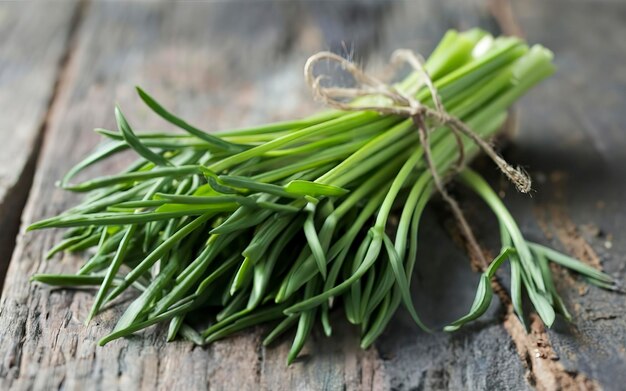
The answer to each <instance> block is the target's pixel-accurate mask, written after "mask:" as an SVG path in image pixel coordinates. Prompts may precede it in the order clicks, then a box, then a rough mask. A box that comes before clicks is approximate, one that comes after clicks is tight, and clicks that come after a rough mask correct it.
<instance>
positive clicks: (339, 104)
mask: <svg viewBox="0 0 626 391" xmlns="http://www.w3.org/2000/svg"><path fill="white" fill-rule="evenodd" d="M320 61H334V62H337V63H339V65H340V66H341V68H342V69H343V70H344V71H346V72H348V73H349V74H350V75H351V76H352V77H353V78H354V80H355V81H356V83H357V87H354V88H347V87H332V86H331V87H324V86H322V85H321V82H322V80H324V79H325V78H326V76H324V75H318V76H314V74H313V68H314V66H315V64H317V63H318V62H320ZM402 63H406V64H408V65H409V66H411V67H412V68H413V69H414V70H415V71H416V72H417V74H418V75H419V76H420V80H419V82H418V83H415V85H414V86H413V88H412V89H411V90H409V91H401V90H399V89H397V88H395V87H394V86H393V85H391V84H389V83H385V82H383V81H381V80H379V79H377V78H375V77H373V76H371V75H368V74H366V73H365V72H364V71H363V70H361V69H360V68H359V67H358V66H356V65H355V64H354V63H352V62H350V61H348V60H346V59H345V58H343V57H341V56H339V55H337V54H334V53H331V52H319V53H317V54H314V55H313V56H311V57H309V59H308V60H307V62H306V64H305V66H304V76H305V78H306V82H307V83H308V85H309V87H310V88H311V90H312V91H313V95H314V97H315V98H316V99H318V100H320V101H322V102H324V103H325V104H326V105H328V106H330V107H333V108H335V109H338V110H343V111H376V112H378V113H380V114H392V115H398V116H401V117H406V118H411V119H412V120H413V123H414V124H415V126H416V127H417V129H418V132H419V138H420V144H421V146H422V148H423V150H424V160H425V161H426V164H427V166H428V169H429V171H430V173H431V175H432V177H433V182H434V184H435V187H436V189H437V191H438V192H439V193H440V194H441V196H442V198H443V199H444V201H445V202H446V203H447V204H448V205H449V206H450V208H451V210H452V212H453V214H454V216H455V217H456V219H457V221H458V223H459V225H460V229H461V232H462V234H463V236H465V238H466V240H467V242H468V244H469V246H470V247H471V248H472V250H473V252H474V253H475V255H476V257H477V258H478V260H479V262H480V263H481V266H482V268H485V267H486V266H487V261H486V260H485V259H484V256H483V253H482V251H481V250H480V247H479V246H478V243H477V241H476V239H475V237H474V235H473V233H472V230H471V228H470V226H469V224H468V223H467V220H466V219H465V217H464V215H463V212H462V211H461V208H460V207H459V205H458V203H457V202H456V200H455V199H454V198H453V197H452V196H450V195H449V194H448V192H447V191H446V189H445V186H444V184H443V181H442V179H441V177H440V176H439V173H438V172H437V167H436V166H435V162H434V161H433V158H432V152H431V148H430V142H429V134H430V130H429V128H428V125H427V123H428V121H430V122H431V123H434V124H436V125H438V126H443V127H447V128H448V129H450V131H451V132H452V134H453V135H454V137H455V139H456V142H457V145H458V149H459V159H458V161H457V170H459V169H461V168H462V166H463V163H464V158H465V152H464V147H463V140H462V139H461V136H462V135H464V136H466V137H468V138H469V139H470V140H471V141H472V142H473V143H475V144H476V145H477V146H478V147H480V149H482V151H483V152H484V153H485V154H486V155H487V156H489V157H490V158H491V160H493V162H494V163H495V164H496V165H497V166H498V168H499V169H500V171H502V173H504V175H506V176H507V178H508V179H509V180H510V181H511V182H512V183H513V184H514V185H515V186H516V187H517V189H518V190H519V191H520V192H522V193H528V192H529V191H530V189H531V180H530V177H529V176H528V175H527V174H526V173H524V172H523V171H522V170H521V169H520V168H515V167H513V166H511V165H510V164H509V163H508V162H507V161H506V160H504V159H503V158H502V157H501V156H500V155H498V153H496V151H495V150H494V149H493V147H492V146H491V145H490V144H489V143H488V142H487V141H485V140H483V139H482V138H481V137H480V136H479V135H478V134H476V133H475V132H474V131H473V130H472V129H470V128H469V127H468V126H467V125H466V124H465V123H463V121H461V120H460V119H458V118H456V117H454V116H452V115H450V114H448V113H447V112H446V111H445V108H444V106H443V104H442V103H441V98H440V97H439V94H438V92H437V89H436V88H435V86H434V83H433V81H432V79H431V78H430V76H429V74H428V72H427V71H426V69H425V67H424V60H423V58H422V57H421V56H419V55H418V54H416V53H414V52H412V51H411V50H407V49H400V50H396V51H395V52H394V53H393V54H392V56H391V61H390V64H389V65H390V68H391V69H392V70H393V69H396V68H397V67H398V66H399V65H400V64H402ZM422 87H426V88H427V89H428V91H429V92H430V99H431V100H432V105H433V107H429V106H426V105H425V104H423V103H422V102H420V101H419V100H418V99H417V98H415V96H416V95H417V92H418V91H419V90H420V89H421V88H422ZM360 97H372V98H378V100H377V101H372V100H367V101H364V102H365V103H364V104H362V105H359V104H355V102H351V100H353V99H355V98H360ZM381 97H382V98H385V99H384V101H383V102H382V103H380V104H379V103H378V102H380V98H381ZM345 100H347V101H345ZM371 102H375V103H371Z"/></svg>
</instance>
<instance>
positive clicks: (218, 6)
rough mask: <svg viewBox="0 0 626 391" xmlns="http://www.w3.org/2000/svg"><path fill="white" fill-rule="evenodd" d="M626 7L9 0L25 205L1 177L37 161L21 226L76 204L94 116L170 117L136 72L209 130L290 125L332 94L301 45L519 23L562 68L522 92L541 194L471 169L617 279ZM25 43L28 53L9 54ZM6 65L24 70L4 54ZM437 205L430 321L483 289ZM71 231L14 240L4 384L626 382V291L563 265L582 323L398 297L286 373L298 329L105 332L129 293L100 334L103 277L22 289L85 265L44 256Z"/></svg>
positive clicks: (519, 214) (385, 48)
mask: <svg viewBox="0 0 626 391" xmlns="http://www.w3.org/2000/svg"><path fill="white" fill-rule="evenodd" d="M29 6H30V7H31V8H28V7H29ZM39 12H41V15H40V16H37V15H39ZM6 15H9V16H10V18H7V16H6ZM44 16H45V17H44ZM37 18H40V19H37ZM624 21H626V4H623V3H618V2H609V1H600V2H591V1H589V2H587V1H578V2H569V1H565V0H559V1H552V2H543V1H541V0H533V1H530V2H523V3H522V2H519V3H515V4H514V6H513V7H512V8H509V7H508V6H507V4H506V3H504V2H500V1H488V2H487V1H478V0H477V1H474V2H465V1H464V2H461V1H455V0H447V1H437V0H429V1H420V2H408V1H407V2H379V1H360V2H323V1H321V2H316V1H309V2H302V3H291V2H285V1H277V2H271V1H248V2H236V3H226V2H201V3H176V4H168V3H129V2H97V1H93V2H86V1H83V2H82V3H80V4H77V3H73V2H67V1H66V2H56V3H44V4H37V5H36V6H34V5H32V4H28V3H27V4H26V5H23V4H21V3H20V4H19V5H18V4H17V3H11V4H9V5H6V4H5V3H1V4H0V32H1V33H3V34H2V35H1V36H2V38H3V41H2V42H0V81H2V84H0V86H1V88H0V103H2V106H1V107H3V109H2V115H0V135H1V136H2V139H3V143H4V142H6V141H4V140H5V139H8V140H9V142H12V141H10V140H11V137H10V136H7V135H9V134H10V132H11V130H6V129H7V125H6V124H9V125H13V124H18V125H19V126H21V127H22V128H24V129H27V130H24V131H23V132H25V133H24V135H25V136H24V137H25V138H24V139H25V140H26V141H24V142H23V144H15V145H13V144H9V145H10V146H11V148H10V149H9V153H8V156H7V154H3V156H2V159H6V160H7V161H8V162H10V163H11V164H9V165H8V166H5V165H4V163H3V164H2V165H0V167H13V165H12V164H14V165H15V167H17V169H16V170H17V171H15V170H14V171H11V174H12V175H15V176H14V177H10V178H17V179H10V180H9V181H8V182H7V181H5V180H4V177H2V178H3V181H2V182H0V194H9V195H11V196H12V197H14V198H15V199H17V200H20V197H22V199H21V202H22V203H23V202H24V201H25V199H24V197H25V193H26V192H23V193H24V195H19V194H17V195H15V194H16V193H15V192H14V191H13V190H8V189H10V188H11V187H12V186H14V185H13V183H16V182H17V181H19V180H20V179H19V178H20V177H21V176H20V175H19V174H20V172H21V171H20V170H22V171H24V170H26V171H28V169H25V168H24V167H26V163H23V162H28V161H29V159H30V160H31V161H33V160H34V158H35V157H38V164H37V167H36V170H35V177H34V182H33V184H32V188H31V190H30V195H29V196H28V202H27V204H26V209H25V210H24V213H23V215H22V219H23V221H24V224H28V223H30V222H32V221H34V220H37V219H40V218H42V217H44V216H50V215H53V214H55V213H57V212H59V211H61V210H62V209H64V208H65V207H67V206H68V205H70V204H71V203H72V202H73V201H74V200H73V199H72V198H71V197H68V194H65V193H62V192H61V191H60V190H58V189H56V188H55V187H54V182H55V180H57V179H58V178H59V177H60V176H61V175H62V174H63V173H64V172H65V171H66V170H67V169H68V168H69V167H70V166H71V165H72V164H73V163H75V162H76V161H77V160H78V159H79V158H80V157H81V156H82V155H84V154H85V153H86V152H87V151H88V150H89V149H90V148H92V147H93V146H94V145H96V144H97V143H98V138H97V137H96V136H95V135H94V134H93V133H92V132H90V129H91V128H93V127H96V126H112V125H113V115H112V104H113V102H119V103H120V105H121V106H122V108H124V109H125V112H126V113H127V115H128V116H129V120H130V121H131V122H132V123H134V124H137V125H141V126H142V127H146V128H149V127H153V126H154V127H164V126H165V125H164V124H163V123H162V122H160V121H158V119H156V118H155V117H154V115H150V113H149V112H148V110H146V109H145V108H143V107H142V106H141V104H140V102H139V100H138V99H137V98H136V97H135V96H134V91H133V88H132V87H133V86H134V85H135V84H139V85H142V86H144V87H145V88H146V89H148V90H149V91H151V92H152V93H153V94H155V95H156V96H157V97H159V98H161V99H162V100H163V102H164V103H165V104H166V105H167V106H168V107H173V108H175V110H176V112H177V113H180V114H181V116H183V117H184V118H189V119H190V120H192V121H193V122H194V123H197V124H199V125H201V126H202V127H204V128H208V129H215V128H219V127H233V126H238V125H244V124H252V123H258V122H261V121H268V120H275V119H282V118H289V117H293V116H295V115H303V114H305V113H310V112H313V111H314V110H315V109H316V108H317V107H318V106H317V105H315V104H314V103H312V102H311V99H310V97H309V95H308V93H307V90H306V88H305V86H304V84H303V82H302V79H301V67H302V65H303V64H302V63H303V61H304V59H305V58H306V56H307V55H309V54H310V53H312V52H314V51H316V50H320V49H328V48H330V49H332V50H335V51H339V52H342V51H346V50H347V51H348V52H351V51H353V52H354V55H355V57H356V58H357V59H358V60H359V61H361V62H362V63H365V64H368V65H376V64H381V63H382V62H384V61H385V60H386V58H387V56H388V55H389V54H390V53H391V51H392V50H393V49H395V48H397V47H409V48H412V49H416V50H419V51H422V52H428V51H429V50H430V49H431V48H432V47H433V45H434V44H435V43H436V41H437V40H438V39H439V38H440V36H441V35H442V33H443V32H444V31H445V30H446V29H447V28H450V27H455V28H461V29H462V28H469V27H473V26H481V27H484V28H487V29H490V30H492V31H494V32H497V31H499V30H504V31H507V32H513V33H519V32H522V33H525V34H526V36H527V38H528V39H529V40H530V41H531V42H541V43H543V44H545V45H546V46H548V47H550V48H552V49H553V50H554V51H555V53H556V63H557V65H558V67H559V73H558V74H557V75H556V76H555V77H554V78H552V79H551V80H550V81H548V82H546V83H545V84H543V85H542V86H540V87H539V88H538V89H537V90H536V91H535V92H533V93H532V94H531V95H530V96H529V97H527V98H525V99H524V100H523V101H522V102H521V104H520V105H519V107H520V110H519V117H520V124H519V130H518V134H517V136H516V138H515V140H514V142H513V143H512V144H511V146H510V147H509V148H508V149H507V150H506V151H505V154H506V156H507V157H508V158H509V159H510V160H512V161H515V162H519V163H520V164H523V165H525V166H527V167H528V169H529V170H530V172H531V174H533V176H534V177H535V179H536V190H537V192H536V193H535V194H534V195H533V197H532V198H530V199H529V198H528V197H522V196H519V195H516V194H515V193H514V192H513V190H512V189H511V188H509V187H507V186H506V184H503V183H501V181H500V179H499V178H498V177H497V175H495V170H494V169H493V167H491V166H490V165H489V164H483V162H480V161H479V162H477V167H479V169H481V171H482V172H484V173H485V174H487V175H488V176H490V177H491V178H492V183H493V184H494V185H495V186H497V187H501V188H502V192H503V193H504V194H506V197H505V201H506V203H507V204H508V205H510V207H511V210H512V211H513V213H514V214H515V216H516V218H518V219H519V222H520V224H521V226H522V229H523V231H524V232H525V233H526V234H527V236H528V237H529V238H532V239H534V240H536V241H541V242H544V243H549V244H551V245H553V246H555V247H557V248H560V249H563V250H566V251H568V252H570V253H572V254H575V255H576V256H578V257H579V258H581V259H583V260H585V261H586V262H590V263H592V264H601V265H602V267H604V269H605V270H606V271H608V272H610V273H613V274H614V275H615V276H616V277H618V278H620V279H621V280H622V281H624V265H625V264H626V262H625V261H626V258H625V257H626V242H625V241H624V240H623V239H624V234H623V231H624V228H625V225H626V210H625V209H624V207H623V206H621V204H622V201H623V200H624V199H625V195H626V182H625V181H624V179H626V165H625V163H626V133H625V132H626V129H624V125H626V121H625V120H626V116H625V114H624V110H623V107H624V105H625V104H626V87H625V86H626V73H624V70H623V66H622V64H623V63H624V62H625V61H626V41H625V40H624V37H626V23H624ZM14 26H18V27H19V26H23V27H19V28H21V29H23V31H22V30H19V29H18V27H14ZM27 27H31V29H27ZM5 31H12V33H11V34H10V35H8V34H4V32H5ZM16 31H22V32H21V33H19V34H18V33H17V32H16ZM5 37H6V38H5ZM343 42H345V45H344V44H343ZM27 43H29V44H28V46H27ZM31 45H32V46H31ZM26 47H28V48H31V47H32V48H33V49H31V50H32V51H33V55H32V56H23V57H19V56H17V55H16V54H15V53H18V52H19V50H18V49H21V50H24V48H26ZM38 47H40V50H37V48H38ZM44 48H45V50H44ZM8 60H13V61H16V62H19V64H23V66H18V67H17V68H10V67H4V66H2V64H4V63H5V61H6V62H7V63H8ZM28 64H31V65H32V64H34V65H32V68H27V67H26V65H28ZM7 69H28V70H29V72H30V73H26V75H27V77H26V78H25V79H24V80H25V81H24V83H27V84H28V83H32V82H33V78H34V77H37V79H36V80H37V81H38V83H36V85H37V88H36V89H34V90H31V89H28V88H23V90H22V89H20V87H19V86H18V87H16V88H13V87H7V84H6V81H5V80H14V79H13V78H12V77H11V75H10V74H7V72H8V71H7ZM13 90H19V94H17V95H16V91H13ZM15 97H17V98H19V99H17V98H15ZM7 112H8V113H9V114H6V113H7ZM16 113H17V114H16ZM19 126H15V129H17V128H18V127H19ZM39 137H43V146H42V148H41V153H38V147H37V139H38V138H39ZM32 155H36V156H35V157H32ZM0 162H4V160H0ZM20 162H22V163H20ZM113 169H114V167H112V166H109V167H100V168H98V170H100V172H102V171H103V170H104V171H107V170H113ZM2 173H3V175H4V171H2ZM16 173H17V174H16ZM92 173H95V171H93V172H92ZM29 182H30V180H27V181H26V185H25V186H26V187H28V185H29ZM3 192H4V193H3ZM460 194H461V195H462V196H464V193H463V192H462V190H460ZM3 197H4V196H3ZM3 197H0V200H3V199H5V198H6V197H4V198H3ZM463 199H464V202H463V203H464V205H467V206H468V207H469V208H468V209H471V210H473V211H474V212H473V213H472V214H471V215H470V217H473V218H472V223H473V224H474V225H475V226H476V227H477V229H478V230H479V231H480V232H481V233H482V234H481V236H480V238H481V242H483V244H484V245H485V247H486V248H493V244H494V243H493V240H492V239H490V236H489V235H488V233H489V232H492V233H493V232H496V231H494V228H495V227H494V222H493V221H483V219H481V218H480V217H479V216H482V214H480V212H481V211H482V210H483V209H480V206H476V204H477V203H478V201H477V200H475V199H473V198H472V197H470V196H467V197H464V198H463ZM2 202H4V201H2ZM16 205H18V207H12V209H17V211H16V212H15V213H18V212H19V203H18V204H16ZM442 209H443V208H441V207H440V205H437V203H436V202H435V203H434V204H433V206H432V207H431V208H430V211H429V212H428V213H427V215H426V220H425V224H424V229H422V233H421V235H422V236H423V238H422V242H423V243H427V244H426V245H424V246H422V254H423V257H422V259H423V260H425V261H424V262H423V263H422V264H421V265H420V267H419V270H418V271H417V272H418V276H417V281H418V284H416V287H415V289H414V294H415V300H416V301H417V303H418V305H419V308H420V309H421V311H422V313H424V317H425V318H426V320H427V321H428V322H430V323H431V324H436V325H442V324H444V323H445V322H446V321H450V320H451V319H454V318H456V317H457V315H461V314H462V313H464V312H465V311H466V310H467V308H468V307H469V306H470V304H471V300H472V297H473V293H474V289H475V285H476V282H477V276H476V275H475V274H473V273H472V271H471V270H470V268H469V266H468V262H467V260H466V257H465V256H464V251H463V249H461V248H457V247H456V246H452V245H450V238H449V236H450V233H452V234H454V229H450V228H449V227H448V224H442V223H440V221H447V220H448V216H447V215H446V214H445V212H442ZM8 221H9V220H8V219H7V220H5V218H4V217H3V220H2V223H3V230H2V231H3V232H5V231H4V230H5V228H4V226H7V225H8V226H11V224H12V225H13V229H15V227H16V226H17V221H11V222H10V223H7V222H8ZM9 228H10V227H9ZM58 235H59V233H58V232H54V231H46V232H36V233H29V234H27V235H23V234H20V235H19V236H18V239H17V244H16V246H15V250H14V252H13V257H12V260H11V264H10V267H9V271H8V274H7V277H6V282H5V286H4V290H3V293H2V297H1V299H0V389H107V390H108V389H124V390H126V389H137V388H142V389H153V388H159V389H205V388H211V389H235V388H239V389H245V390H247V389H251V390H252V389H258V388H261V389H377V390H378V389H389V388H392V389H416V390H418V389H513V390H519V389H528V388H538V389H559V388H561V389H593V388H603V389H606V390H620V389H623V386H624V384H626V342H625V340H626V319H625V318H624V314H625V313H626V300H625V298H624V296H623V295H617V294H612V293H607V292H604V291H601V290H599V289H596V288H593V287H591V288H590V287H587V286H586V285H585V284H584V283H583V282H581V281H580V280H579V279H578V278H575V277H572V276H571V275H569V274H567V273H563V272H562V271H560V270H557V269H555V270H556V272H557V274H558V276H559V279H558V280H559V289H560V291H561V292H562V293H563V296H564V298H565V300H566V302H567V304H569V307H570V308H571V309H572V313H573V315H574V319H575V321H574V324H573V325H568V324H564V323H562V322H561V323H558V324H557V325H556V326H555V327H554V328H553V329H552V330H550V331H548V332H546V331H545V330H543V328H542V327H540V326H539V324H538V323H535V324H534V325H533V332H532V333H531V334H529V335H527V334H525V333H524V332H523V331H522V330H521V329H520V327H519V325H518V324H517V323H516V321H515V319H514V318H513V317H512V316H511V314H510V311H509V307H508V305H507V303H506V297H503V298H502V302H501V303H494V304H493V305H492V308H491V309H490V312H489V314H488V316H486V317H484V318H483V319H481V320H480V321H478V322H475V324H473V325H472V326H470V327H468V328H467V329H465V330H463V331H461V332H459V333H455V334H452V335H450V334H444V333H435V334H433V335H430V334H424V333H422V332H421V331H419V330H418V329H417V328H416V327H415V326H414V325H413V324H411V322H410V320H409V318H408V316H406V315H405V314H404V313H403V312H402V311H400V312H399V314H398V315H397V316H396V318H395V320H394V321H393V322H392V324H391V325H390V327H389V329H388V331H387V332H386V333H385V334H384V335H383V336H382V338H381V339H380V340H379V342H378V343H377V344H376V346H375V347H374V348H372V349H370V350H368V351H365V352H363V351H361V350H360V349H358V343H357V341H356V339H355V338H354V335H353V332H352V330H351V329H350V328H349V327H348V326H343V327H338V328H337V333H336V335H335V336H333V338H332V339H326V338H324V337H323V336H321V333H319V331H317V332H315V333H314V336H313V341H312V342H311V343H309V344H308V345H307V346H306V348H305V353H306V355H305V356H304V357H303V359H301V360H299V361H298V362H297V363H296V364H294V365H292V366H291V367H289V368H286V367H285V366H284V362H285V358H286V354H287V350H288V346H289V341H283V342H282V343H279V344H278V345H277V346H276V347H272V348H268V349H265V348H262V347H260V346H259V341H260V336H261V335H262V330H261V329H259V330H256V331H251V332H247V333H241V334H239V335H237V336H235V337H233V338H230V339H228V340H226V341H221V342H217V343H215V344H213V345H211V346H210V347H208V348H194V347H193V346H191V345H190V344H188V343H185V342H174V343H170V344H166V343H164V335H163V330H161V329H156V330H150V332H147V333H145V334H143V335H140V336H136V337H133V338H129V339H126V340H122V341H116V342H114V343H111V344H109V345H107V346H106V347H105V348H100V347H96V345H95V342H96V341H97V339H98V338H99V337H101V336H102V335H103V334H105V333H106V331H107V330H110V329H111V328H112V327H113V325H114V319H115V317H116V316H118V315H119V313H120V311H121V310H120V309H119V308H113V309H111V310H109V311H107V312H105V313H104V314H103V315H102V316H100V317H99V318H97V320H96V322H94V323H93V324H92V325H91V326H90V327H88V328H85V327H84V326H83V324H82V321H83V319H84V318H85V316H86V314H87V311H88V309H89V307H90V305H91V300H92V293H91V292H88V291H67V290H58V289H49V288H46V287H41V286H37V285H32V284H30V283H29V282H28V277H29V276H30V275H31V274H32V273H35V272H43V271H48V272H50V271H54V272H60V271H64V272H71V271H73V270H75V268H76V266H77V264H78V263H79V259H78V258H76V257H73V256H68V255H64V256H58V257H56V258H54V259H53V260H52V261H50V262H45V261H43V254H44V252H45V250H46V249H47V248H48V247H49V246H50V245H51V244H52V243H53V242H54V241H55V239H58ZM492 236H493V235H492ZM426 260H427V262H426ZM0 261H1V259H0ZM502 283H503V284H504V285H506V281H503V282H502ZM445 286H455V289H441V287H445Z"/></svg>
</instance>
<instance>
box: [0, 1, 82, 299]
mask: <svg viewBox="0 0 626 391" xmlns="http://www.w3.org/2000/svg"><path fill="white" fill-rule="evenodd" d="M76 9H77V4H76V2H74V1H67V2H65V3H63V4H61V5H53V4H35V3H33V2H26V3H20V4H18V3H16V2H2V3H0V37H2V38H1V39H0V107H1V108H2V109H1V112H2V115H0V140H2V148H3V153H1V154H0V221H1V222H2V229H1V230H0V288H1V287H2V281H3V280H4V274H5V272H6V268H7V267H8V265H9V260H10V258H11V253H12V252H13V246H14V244H15V235H16V234H17V228H18V226H19V221H20V217H21V214H22V208H23V207H24V203H25V202H26V197H27V196H28V191H29V188H30V185H31V182H32V177H33V172H34V160H35V158H36V156H37V154H38V152H39V146H40V144H41V142H40V141H41V140H40V139H41V136H42V134H43V131H44V128H45V125H46V121H47V114H48V111H49V107H50V105H51V103H52V100H53V97H54V94H55V86H56V82H57V79H58V76H59V71H60V69H61V68H62V64H63V61H64V58H65V55H66V53H67V45H68V38H69V36H70V32H71V30H72V25H73V18H74V15H75V14H76Z"/></svg>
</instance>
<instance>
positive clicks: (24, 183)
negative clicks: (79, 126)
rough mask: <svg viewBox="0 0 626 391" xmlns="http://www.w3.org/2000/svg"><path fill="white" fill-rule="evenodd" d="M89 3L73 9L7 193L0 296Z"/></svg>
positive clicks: (81, 2)
mask: <svg viewBox="0 0 626 391" xmlns="http://www.w3.org/2000/svg"><path fill="white" fill-rule="evenodd" d="M89 2H90V0H79V1H78V3H77V4H76V6H75V7H74V10H73V15H72V17H71V19H70V26H69V29H68V31H67V35H66V37H65V42H64V50H63V53H62V54H61V56H60V58H59V61H58V64H57V68H56V73H55V76H54V79H53V87H52V93H51V94H50V97H49V99H48V102H47V103H46V109H45V114H44V117H43V119H42V121H41V123H40V124H39V126H38V129H37V134H36V137H35V140H34V143H33V147H32V149H31V151H30V153H29V154H28V158H27V160H26V164H25V166H24V169H23V170H22V172H21V174H20V176H19V179H18V181H17V182H16V183H15V185H14V186H13V187H12V188H10V189H7V195H6V197H7V198H6V200H5V202H4V213H3V214H2V215H0V221H2V225H3V230H4V232H3V234H2V237H1V238H0V294H1V292H2V288H3V286H4V280H5V278H6V273H7V270H8V268H9V264H10V262H11V259H12V256H13V251H14V250H15V245H16V239H17V236H18V234H19V231H20V227H21V224H22V216H23V212H24V208H25V206H26V201H27V200H28V197H29V195H30V191H31V188H32V185H33V179H34V177H35V171H36V169H37V165H38V162H39V156H40V155H41V146H42V145H43V141H44V139H45V136H46V133H47V129H48V126H49V123H50V118H51V116H52V114H53V113H54V111H55V108H56V106H57V102H58V97H59V95H60V93H61V91H63V89H64V88H66V80H67V79H68V73H69V69H70V63H71V59H72V55H73V53H74V50H75V48H76V45H77V42H78V34H77V32H78V30H79V27H80V24H81V22H82V20H83V17H84V15H85V11H86V9H87V8H88V6H89Z"/></svg>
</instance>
